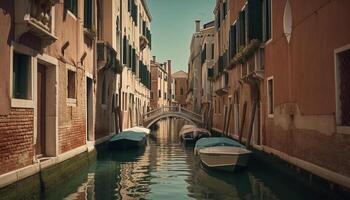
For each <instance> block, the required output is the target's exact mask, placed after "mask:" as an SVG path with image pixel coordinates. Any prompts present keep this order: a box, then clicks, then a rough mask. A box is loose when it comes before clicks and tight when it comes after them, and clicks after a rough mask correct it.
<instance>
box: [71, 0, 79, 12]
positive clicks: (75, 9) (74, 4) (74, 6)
mask: <svg viewBox="0 0 350 200" xmlns="http://www.w3.org/2000/svg"><path fill="white" fill-rule="evenodd" d="M71 2H72V7H71V8H72V10H71V11H72V12H73V13H74V14H75V15H77V14H78V2H77V0H71Z"/></svg>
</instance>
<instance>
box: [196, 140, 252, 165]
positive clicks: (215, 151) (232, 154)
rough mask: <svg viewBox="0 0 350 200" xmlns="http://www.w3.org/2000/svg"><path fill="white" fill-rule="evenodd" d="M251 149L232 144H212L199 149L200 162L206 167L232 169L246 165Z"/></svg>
mask: <svg viewBox="0 0 350 200" xmlns="http://www.w3.org/2000/svg"><path fill="white" fill-rule="evenodd" d="M250 154H251V151H249V150H247V149H245V148H242V147H234V146H213V147H205V148H202V149H200V150H199V157H200V160H201V162H202V163H203V164H204V165H205V166H206V167H208V168H211V169H218V170H224V171H234V170H236V169H238V168H242V167H246V165H247V163H248V160H249V157H250Z"/></svg>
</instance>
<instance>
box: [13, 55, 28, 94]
mask: <svg viewBox="0 0 350 200" xmlns="http://www.w3.org/2000/svg"><path fill="white" fill-rule="evenodd" d="M12 70H13V71H12V72H13V78H12V79H13V80H12V98H15V99H32V94H31V93H32V90H31V88H32V70H31V59H30V56H27V55H24V54H20V53H16V52H14V53H13V69H12Z"/></svg>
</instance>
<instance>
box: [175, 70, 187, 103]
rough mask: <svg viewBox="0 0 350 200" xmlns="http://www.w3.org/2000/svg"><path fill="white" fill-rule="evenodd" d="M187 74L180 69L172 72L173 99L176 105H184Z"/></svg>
mask: <svg viewBox="0 0 350 200" xmlns="http://www.w3.org/2000/svg"><path fill="white" fill-rule="evenodd" d="M187 78H188V74H187V73H186V72H184V71H182V70H180V71H178V72H175V73H173V74H172V79H173V82H174V83H173V91H174V98H173V99H174V100H173V103H174V104H176V105H181V106H184V107H185V106H186V93H187V91H188V79H187Z"/></svg>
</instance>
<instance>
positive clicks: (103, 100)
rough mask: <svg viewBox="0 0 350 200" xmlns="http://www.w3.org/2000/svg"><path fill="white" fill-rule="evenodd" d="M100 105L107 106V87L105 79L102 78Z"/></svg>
mask: <svg viewBox="0 0 350 200" xmlns="http://www.w3.org/2000/svg"><path fill="white" fill-rule="evenodd" d="M101 104H103V105H105V104H107V86H106V77H103V81H102V95H101Z"/></svg>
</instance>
